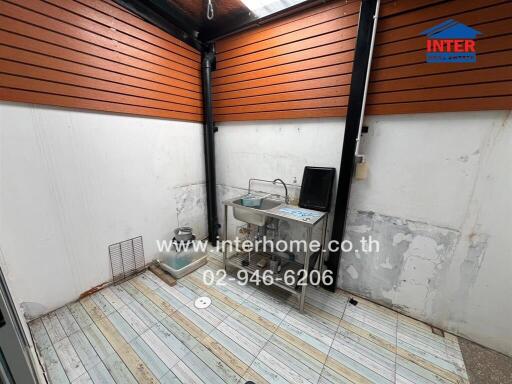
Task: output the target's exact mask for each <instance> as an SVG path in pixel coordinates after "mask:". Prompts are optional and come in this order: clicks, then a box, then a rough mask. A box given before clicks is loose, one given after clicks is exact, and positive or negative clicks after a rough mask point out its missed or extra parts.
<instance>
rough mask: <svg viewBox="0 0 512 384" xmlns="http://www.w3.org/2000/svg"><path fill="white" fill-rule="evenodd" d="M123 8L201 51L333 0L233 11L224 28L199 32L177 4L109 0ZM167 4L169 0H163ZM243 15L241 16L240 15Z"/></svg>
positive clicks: (309, 0)
mask: <svg viewBox="0 0 512 384" xmlns="http://www.w3.org/2000/svg"><path fill="white" fill-rule="evenodd" d="M113 1H114V2H115V3H117V4H119V5H120V6H122V7H123V8H125V9H127V10H129V11H131V12H132V13H134V14H136V15H138V16H139V17H141V18H142V19H144V20H145V21H147V22H149V23H151V24H153V25H155V26H156V27H158V28H160V29H162V30H163V31H165V32H167V33H169V34H170V35H172V36H174V37H176V38H178V39H179V40H181V41H183V42H185V43H187V44H188V45H190V46H192V47H193V48H196V49H197V50H199V51H201V52H203V51H204V49H205V45H206V44H207V43H211V42H214V41H216V40H219V39H221V38H224V37H227V36H231V35H233V34H235V33H239V32H242V31H245V30H248V29H250V28H256V27H259V26H262V25H264V24H267V23H269V22H272V21H275V20H277V19H281V18H283V17H286V16H290V15H292V14H296V13H299V12H301V11H304V10H306V9H310V8H313V7H315V6H318V5H321V4H325V3H329V2H331V1H334V0H306V1H305V2H303V3H300V4H297V5H294V6H291V7H289V8H286V9H283V10H282V11H279V12H276V13H273V14H271V15H268V16H265V17H261V18H257V17H255V16H254V15H252V14H251V13H250V12H247V13H244V14H240V13H237V14H235V15H233V16H232V17H230V18H227V19H225V21H223V24H224V25H226V27H225V28H218V27H216V28H210V29H208V28H203V29H202V30H201V31H200V32H199V33H198V31H195V30H193V29H192V28H193V27H192V26H193V25H194V23H193V22H192V21H191V20H190V17H189V16H187V15H185V14H184V12H183V11H182V10H181V9H180V8H178V7H172V12H165V11H164V7H163V6H162V4H161V3H160V2H161V0H152V1H141V0H113ZM166 5H167V6H168V7H171V4H170V3H167V2H166ZM244 15H245V17H244Z"/></svg>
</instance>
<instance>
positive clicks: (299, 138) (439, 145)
mask: <svg viewBox="0 0 512 384" xmlns="http://www.w3.org/2000/svg"><path fill="white" fill-rule="evenodd" d="M366 124H367V125H369V127H370V131H369V133H368V134H367V135H365V136H364V138H363V141H362V144H361V151H362V152H363V153H365V154H366V155H367V158H368V162H369V165H370V171H369V176H368V179H367V180H364V181H355V182H354V184H353V188H352V194H351V200H350V208H351V214H350V217H349V222H348V228H347V238H351V239H352V240H357V239H358V237H359V236H361V235H363V234H365V235H372V237H374V238H377V239H378V240H380V243H381V252H380V253H379V254H378V255H365V256H364V257H361V255H355V254H348V255H345V257H344V258H343V260H342V262H341V266H340V273H339V276H340V279H339V285H340V287H342V288H344V289H347V290H351V291H354V292H356V293H359V294H361V295H364V296H366V297H369V298H371V299H373V300H375V301H378V302H380V303H382V304H385V305H388V306H390V307H394V308H395V309H397V310H400V311H402V312H404V313H406V314H409V315H411V316H413V317H416V318H419V319H422V320H424V321H426V322H429V323H431V324H433V325H436V326H438V327H441V328H444V329H448V330H450V331H452V332H455V333H458V334H460V335H462V336H466V337H468V338H470V339H472V340H475V341H477V342H479V343H481V344H483V345H486V346H489V347H491V348H494V349H496V350H499V351H501V352H504V353H507V354H509V355H512V325H511V324H512V323H511V322H510V318H512V302H511V301H510V300H509V297H510V296H511V294H512V279H511V278H510V273H511V271H512V247H511V245H510V243H508V241H507V240H508V238H510V235H509V233H510V228H512V204H511V203H510V201H509V199H510V196H512V172H511V170H512V169H511V168H512V151H510V148H512V119H511V118H510V112H508V111H495V112H468V113H443V114H418V115H403V116H379V117H369V118H368V119H367V121H366ZM343 130H344V120H342V119H324V120H304V121H276V122H256V123H225V124H222V125H221V126H220V130H219V133H218V135H217V172H218V183H219V185H220V186H219V190H220V191H221V193H220V196H219V199H222V198H224V197H226V196H230V195H231V196H232V195H233V194H236V193H239V192H240V191H241V190H242V188H246V185H247V180H248V179H249V178H250V177H258V178H263V179H273V178H275V177H281V178H282V179H283V180H285V181H286V182H289V183H293V181H294V179H296V180H297V183H298V184H299V185H300V182H301V178H302V170H303V167H304V166H305V165H317V166H334V167H337V168H339V162H340V158H341V148H342V141H343Z"/></svg>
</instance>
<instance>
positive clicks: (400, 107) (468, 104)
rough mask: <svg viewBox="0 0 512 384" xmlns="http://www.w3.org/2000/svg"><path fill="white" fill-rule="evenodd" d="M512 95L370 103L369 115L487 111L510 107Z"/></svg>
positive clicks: (367, 110) (367, 111)
mask: <svg viewBox="0 0 512 384" xmlns="http://www.w3.org/2000/svg"><path fill="white" fill-rule="evenodd" d="M511 105H512V96H496V97H478V98H468V99H457V100H450V99H441V100H435V101H421V102H412V103H392V104H374V105H369V106H368V107H367V109H366V113H367V114H369V115H395V114H406V113H431V112H454V111H485V110H501V109H510V106H511Z"/></svg>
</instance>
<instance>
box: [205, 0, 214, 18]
mask: <svg viewBox="0 0 512 384" xmlns="http://www.w3.org/2000/svg"><path fill="white" fill-rule="evenodd" d="M206 18H207V19H208V20H213V4H212V0H208V5H207V6H206Z"/></svg>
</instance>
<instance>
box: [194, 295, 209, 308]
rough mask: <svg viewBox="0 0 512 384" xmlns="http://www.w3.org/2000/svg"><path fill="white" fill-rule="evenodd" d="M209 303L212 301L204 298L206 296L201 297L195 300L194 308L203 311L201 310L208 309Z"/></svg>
mask: <svg viewBox="0 0 512 384" xmlns="http://www.w3.org/2000/svg"><path fill="white" fill-rule="evenodd" d="M211 303H212V299H210V298H209V297H206V296H201V297H198V298H197V299H196V301H195V302H194V305H195V306H196V308H199V309H203V308H208V307H209V306H210V304H211Z"/></svg>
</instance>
